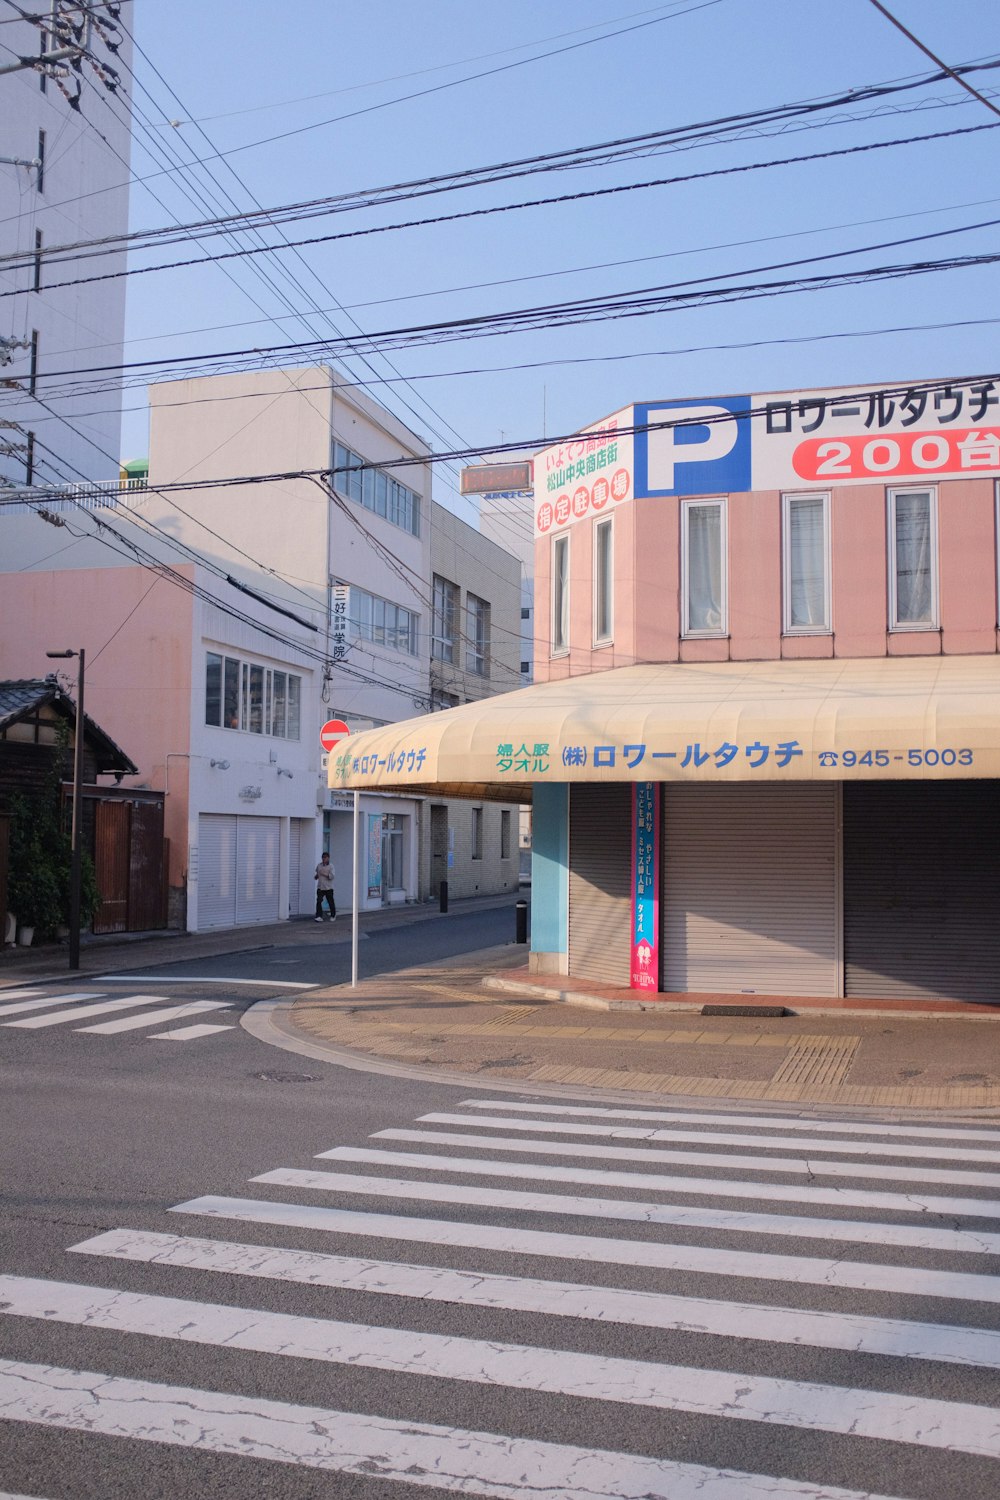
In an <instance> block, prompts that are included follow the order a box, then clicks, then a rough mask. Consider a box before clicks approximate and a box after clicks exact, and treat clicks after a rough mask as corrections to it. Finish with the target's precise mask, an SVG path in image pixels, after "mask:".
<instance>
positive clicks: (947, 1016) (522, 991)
mask: <svg viewBox="0 0 1000 1500" xmlns="http://www.w3.org/2000/svg"><path fill="white" fill-rule="evenodd" d="M482 984H483V989H486V990H497V991H500V992H502V993H504V994H510V995H519V996H520V997H521V999H522V1000H528V999H532V998H537V999H539V1000H554V1001H556V1002H557V1003H558V1004H560V1005H572V1006H575V1007H576V1008H577V1009H578V1010H602V1011H655V1012H656V1013H657V1014H658V1015H661V1016H674V1015H678V1016H680V1015H701V1014H702V1012H703V1010H704V1008H705V1006H706V1004H709V1003H711V1004H715V1003H716V998H715V997H713V998H712V1000H711V1001H709V1000H708V999H707V997H706V998H701V999H697V1000H690V1001H689V1000H643V999H642V998H639V997H637V998H636V999H634V1000H626V999H624V998H619V997H617V996H614V997H611V996H607V995H594V994H589V993H588V992H587V991H586V990H574V989H569V988H564V987H562V986H557V985H553V984H546V983H541V984H534V983H532V982H531V981H525V980H523V979H504V978H503V977H502V976H501V975H499V974H487V975H486V976H485V978H484V979H483V981H482ZM732 1000H733V1004H734V1005H736V1004H742V1006H743V1008H744V1009H745V1010H747V1011H750V1010H752V1009H753V1005H752V1002H749V1003H748V1002H746V1001H742V1002H741V1000H740V997H739V996H738V995H734V996H733V997H732ZM775 1003H779V1004H782V1005H784V1008H785V1013H786V1015H788V1016H798V1017H804V1018H806V1019H808V1018H809V1017H810V1016H839V1017H841V1018H845V1017H857V1018H858V1019H859V1020H863V1019H865V1018H866V1017H870V1018H871V1019H873V1020H877V1019H881V1020H884V1019H886V1018H887V1017H889V1018H891V1019H894V1020H897V1021H945V1020H947V1021H973V1022H977V1023H979V1022H983V1021H985V1022H988V1023H989V1022H992V1023H993V1024H994V1025H996V1024H997V1023H1000V1006H996V1007H994V1008H993V1009H992V1010H991V1011H983V1012H980V1013H978V1014H977V1013H976V1012H974V1011H966V1010H961V1011H956V1010H904V1009H903V1008H902V1007H903V1006H904V1005H905V1003H906V1002H905V1001H901V1002H900V1005H899V1006H898V1007H897V1008H895V1009H892V1008H888V1007H887V1008H883V1007H882V1006H878V1005H865V1006H861V1005H849V1004H837V1005H824V1004H823V1002H822V1000H819V1001H818V1002H817V1003H816V1004H815V1005H802V1004H801V1002H800V1003H799V1004H798V1005H796V1004H795V1003H794V1002H792V1001H787V1000H782V999H781V998H780V997H779V999H778V1000H777V1001H776V1002H775ZM760 1008H761V1009H763V1008H764V1006H763V1004H761V1007H760Z"/></svg>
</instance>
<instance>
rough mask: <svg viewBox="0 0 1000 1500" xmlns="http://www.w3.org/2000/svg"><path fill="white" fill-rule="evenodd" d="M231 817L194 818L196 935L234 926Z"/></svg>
mask: <svg viewBox="0 0 1000 1500" xmlns="http://www.w3.org/2000/svg"><path fill="white" fill-rule="evenodd" d="M238 821H239V820H238V818H237V817H236V815H235V813H202V814H201V815H200V817H199V818H198V931H199V932H205V931H206V930H207V929H209V928H211V927H235V926H236V825H237V822H238Z"/></svg>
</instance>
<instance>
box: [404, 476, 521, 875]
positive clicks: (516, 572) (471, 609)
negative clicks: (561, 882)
mask: <svg viewBox="0 0 1000 1500" xmlns="http://www.w3.org/2000/svg"><path fill="white" fill-rule="evenodd" d="M430 523H431V524H430V557H431V586H432V611H431V636H430V686H431V702H432V704H433V707H434V708H435V709H441V710H444V711H447V710H448V709H451V708H457V707H458V706H459V704H462V703H475V702H477V701H478V700H479V699H481V698H487V697H491V696H492V695H493V694H495V693H508V692H510V691H511V689H512V688H515V687H517V686H518V683H519V680H520V634H521V629H520V608H521V565H520V562H519V561H518V559H517V558H516V557H515V556H513V555H512V554H511V553H510V552H508V551H506V550H505V549H504V548H503V547H500V546H498V545H497V543H496V542H493V541H491V540H490V539H489V538H488V537H486V536H483V535H482V533H481V532H479V531H476V529H475V528H474V527H472V526H469V525H467V524H466V522H465V521H462V520H459V518H458V517H457V516H455V515H453V514H452V512H451V511H448V510H445V509H444V507H443V506H440V505H437V504H432V505H431V507H430ZM422 826H423V831H424V837H423V841H422V854H421V871H420V881H421V886H422V887H424V888H425V889H427V890H429V891H430V893H431V894H432V895H436V894H438V893H439V892H440V888H441V882H442V881H447V882H448V893H449V898H451V897H456V898H461V897H462V896H477V895H484V894H486V893H489V892H494V891H495V892H502V891H506V890H516V889H517V886H518V881H519V855H518V809H517V806H516V804H513V803H512V804H510V805H508V806H498V805H497V804H496V803H495V802H484V803H472V804H470V803H468V802H449V801H447V800H446V799H444V798H439V799H434V798H429V799H428V800H427V802H426V803H425V805H424V812H423V819H422Z"/></svg>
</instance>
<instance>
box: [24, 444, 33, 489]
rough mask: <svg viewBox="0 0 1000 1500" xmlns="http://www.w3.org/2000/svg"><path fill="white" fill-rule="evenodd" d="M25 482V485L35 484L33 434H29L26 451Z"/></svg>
mask: <svg viewBox="0 0 1000 1500" xmlns="http://www.w3.org/2000/svg"><path fill="white" fill-rule="evenodd" d="M24 482H25V484H34V482H35V434H34V433H33V432H29V433H28V435H27V445H26V447H25V450H24Z"/></svg>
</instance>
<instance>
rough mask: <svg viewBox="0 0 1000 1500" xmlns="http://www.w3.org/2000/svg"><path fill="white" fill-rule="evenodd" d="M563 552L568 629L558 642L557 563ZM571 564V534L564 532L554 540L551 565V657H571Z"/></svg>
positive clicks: (564, 595)
mask: <svg viewBox="0 0 1000 1500" xmlns="http://www.w3.org/2000/svg"><path fill="white" fill-rule="evenodd" d="M563 551H564V552H565V556H566V581H565V584H564V585H563V611H562V613H563V614H564V615H565V625H566V629H565V634H564V635H562V634H561V635H560V637H559V639H558V641H557V638H556V571H557V569H556V562H557V559H558V557H559V554H560V552H563ZM569 562H570V554H569V532H568V531H564V532H562V533H561V535H559V536H555V537H553V538H552V564H551V572H550V583H551V589H552V603H551V608H550V610H549V615H550V621H551V632H550V635H549V641H550V646H549V655H550V656H568V655H569V634H570V613H569V611H570V597H569Z"/></svg>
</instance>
